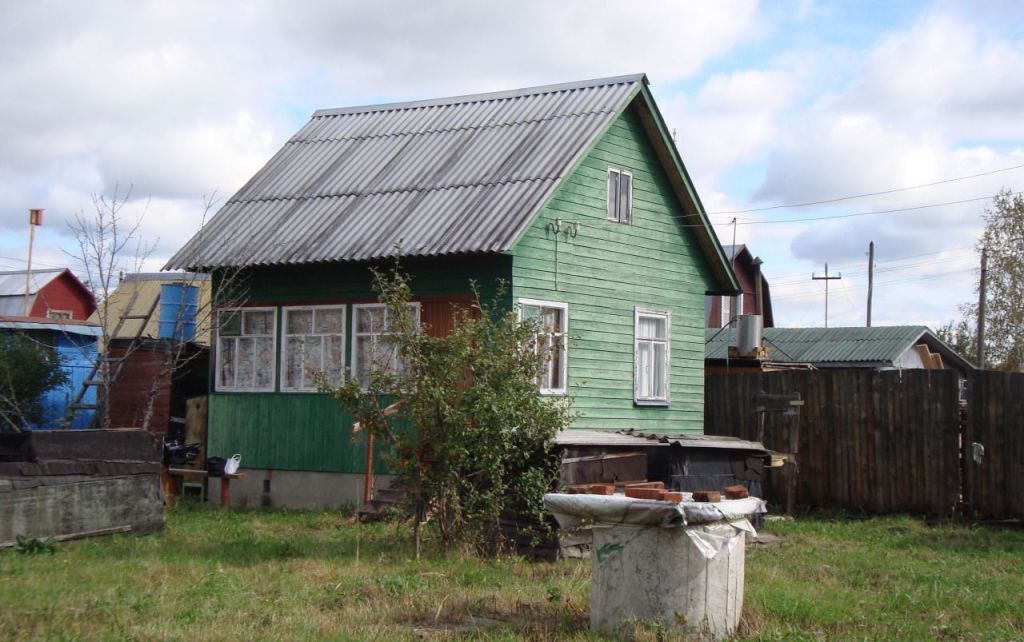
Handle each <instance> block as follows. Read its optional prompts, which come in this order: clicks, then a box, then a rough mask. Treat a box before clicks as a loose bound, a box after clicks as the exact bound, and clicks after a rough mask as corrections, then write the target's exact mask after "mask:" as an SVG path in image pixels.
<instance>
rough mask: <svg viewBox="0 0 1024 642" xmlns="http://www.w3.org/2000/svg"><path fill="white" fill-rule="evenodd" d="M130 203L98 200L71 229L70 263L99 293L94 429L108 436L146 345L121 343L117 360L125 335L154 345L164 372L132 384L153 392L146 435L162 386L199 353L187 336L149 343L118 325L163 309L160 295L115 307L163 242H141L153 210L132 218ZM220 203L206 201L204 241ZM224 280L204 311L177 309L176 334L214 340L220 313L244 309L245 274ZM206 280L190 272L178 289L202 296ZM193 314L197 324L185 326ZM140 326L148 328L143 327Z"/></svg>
mask: <svg viewBox="0 0 1024 642" xmlns="http://www.w3.org/2000/svg"><path fill="white" fill-rule="evenodd" d="M130 197H131V190H130V189H129V190H128V191H127V192H126V193H124V194H123V195H121V194H120V193H119V191H118V190H116V189H115V192H114V194H113V196H111V197H109V198H108V197H105V196H102V195H94V196H93V211H92V212H89V213H85V212H79V213H78V214H77V215H76V216H75V218H74V220H73V221H71V222H70V223H69V227H70V228H71V231H72V233H73V234H74V236H75V238H76V240H77V242H78V248H79V251H78V253H77V254H72V255H71V257H72V258H73V259H74V260H75V261H76V262H77V263H78V264H79V265H80V266H81V270H82V274H83V275H84V276H85V281H86V282H87V283H88V285H89V286H90V287H91V288H92V289H93V291H94V293H95V295H96V298H97V303H98V308H97V317H98V320H99V325H100V328H101V330H100V349H101V355H100V356H99V362H98V368H97V372H96V377H95V379H96V381H97V388H98V394H97V397H98V399H97V404H96V406H97V408H96V415H95V420H94V425H96V426H98V427H101V428H108V427H111V426H110V415H111V413H110V411H111V406H110V403H111V388H112V387H113V386H114V385H116V379H117V378H118V374H119V372H120V371H121V369H122V367H123V365H122V364H124V363H127V361H128V360H129V359H130V358H131V356H132V355H133V354H134V353H135V352H136V351H137V350H138V349H139V348H140V347H141V345H142V344H141V342H139V341H128V342H124V343H121V344H120V345H118V346H117V357H116V358H114V357H113V356H112V348H113V347H114V343H115V342H117V341H118V340H119V339H123V338H124V337H125V335H126V334H127V335H128V336H131V337H132V338H134V337H135V336H136V335H139V336H141V337H145V338H146V339H147V343H148V346H147V347H148V349H150V350H153V351H154V352H155V353H157V355H158V356H157V358H156V363H157V367H156V368H155V370H153V371H152V372H151V373H150V374H151V377H152V379H151V380H150V381H148V382H140V381H138V380H135V381H134V382H133V383H134V384H135V385H136V386H140V384H141V387H143V388H144V389H145V390H146V397H145V409H144V411H143V415H142V418H141V426H139V427H141V428H143V429H147V430H148V429H149V428H150V424H151V422H152V419H153V414H154V406H155V403H156V401H157V400H158V398H159V396H160V394H161V389H162V386H163V384H165V383H166V382H169V381H170V378H171V377H173V376H174V375H175V373H176V372H177V371H179V370H181V369H182V368H185V367H186V366H187V365H188V363H189V362H190V361H191V360H192V359H194V358H195V357H196V356H198V354H200V352H198V351H195V350H192V349H190V348H189V346H190V345H192V340H191V339H192V338H191V337H189V336H185V335H184V334H183V333H182V332H180V331H178V332H174V333H172V336H171V338H165V339H158V340H156V341H148V339H149V337H146V328H145V327H141V328H138V332H128V333H124V332H122V331H120V330H119V328H121V327H123V325H122V323H118V319H119V318H123V317H124V316H125V315H129V316H139V314H138V311H139V310H149V309H150V307H152V308H153V309H154V310H155V309H157V308H158V306H159V305H160V303H159V294H157V295H156V296H157V299H156V300H152V299H149V300H144V301H138V300H137V299H138V296H139V295H138V294H137V293H133V294H131V295H129V297H128V300H127V302H123V301H119V302H118V303H117V305H114V304H113V303H114V302H113V301H112V299H111V295H112V294H113V293H114V292H115V290H116V289H117V287H118V286H119V285H121V282H122V276H123V275H124V274H125V273H137V272H140V271H141V270H142V267H143V265H144V263H145V261H146V260H147V259H148V258H149V257H150V255H151V254H152V253H153V250H154V248H155V247H156V240H154V241H147V240H145V239H143V238H142V235H141V225H142V222H143V219H144V217H145V216H146V214H147V211H148V202H147V204H146V205H145V206H144V207H143V208H142V210H141V211H139V212H137V213H136V214H135V215H134V216H132V215H130V214H129V213H128V211H127V208H128V206H129V201H130ZM215 198H216V197H215V195H214V196H210V197H204V198H203V206H204V207H203V215H202V220H201V225H200V232H199V233H200V234H202V230H203V229H205V223H206V220H207V217H208V215H209V213H210V211H211V210H212V208H213V207H214V204H215ZM218 276H219V277H220V285H221V287H218V288H212V287H211V293H210V295H209V297H200V298H199V302H200V305H199V306H198V307H197V308H196V309H194V310H188V309H186V306H184V305H181V306H179V307H178V316H177V318H176V319H175V320H174V325H175V327H176V328H178V329H179V330H180V329H181V328H183V327H184V326H186V325H191V324H192V323H194V324H195V327H196V328H197V329H200V331H206V332H210V330H211V329H212V328H214V327H215V322H216V313H217V310H218V309H220V308H222V307H226V306H230V305H238V304H240V303H241V302H242V301H243V300H244V297H245V288H244V286H243V284H242V283H241V278H240V271H239V270H228V271H226V272H225V274H223V275H218ZM202 277H203V275H200V274H196V273H190V272H186V273H181V274H180V279H176V280H175V281H174V282H175V283H176V284H179V285H181V286H183V287H185V288H190V287H196V288H202V287H203V283H202V282H203V280H204V279H203V278H202ZM122 304H123V305H122ZM186 314H189V315H193V316H192V317H191V318H189V319H186V318H185V315H186ZM133 321H134V322H142V323H146V321H142V320H139V319H133ZM210 334H212V332H210Z"/></svg>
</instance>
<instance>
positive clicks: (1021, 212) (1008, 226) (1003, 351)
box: [957, 189, 1024, 372]
mask: <svg viewBox="0 0 1024 642" xmlns="http://www.w3.org/2000/svg"><path fill="white" fill-rule="evenodd" d="M984 219H985V231H984V233H983V234H982V236H981V238H980V239H979V240H978V243H977V247H978V251H979V253H980V252H981V250H982V249H984V250H985V251H986V254H987V257H988V261H987V270H986V283H985V361H986V364H984V365H985V366H988V367H994V368H998V369H1000V370H1010V371H1014V372H1019V371H1021V370H1022V369H1024V305H1021V301H1024V261H1022V260H1021V258H1022V257H1024V196H1022V195H1021V194H1019V193H1013V192H1011V191H1009V190H1008V189H1003V190H1002V191H1000V192H999V193H998V194H996V195H995V197H993V199H992V205H991V206H990V207H988V208H986V209H985V214H984ZM979 287H980V282H979ZM975 291H976V292H977V291H978V290H975ZM961 312H962V313H963V315H964V317H963V319H962V321H961V322H960V323H959V324H958V326H957V327H958V329H959V330H960V331H961V332H962V333H966V332H971V334H972V335H973V336H974V347H975V350H972V351H971V352H972V355H973V354H976V347H977V330H976V328H977V318H978V304H977V303H971V304H968V305H964V306H961ZM968 328H970V329H971V330H968ZM972 360H973V359H972ZM979 365H982V364H979Z"/></svg>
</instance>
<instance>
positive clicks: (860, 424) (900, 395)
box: [704, 370, 1024, 517]
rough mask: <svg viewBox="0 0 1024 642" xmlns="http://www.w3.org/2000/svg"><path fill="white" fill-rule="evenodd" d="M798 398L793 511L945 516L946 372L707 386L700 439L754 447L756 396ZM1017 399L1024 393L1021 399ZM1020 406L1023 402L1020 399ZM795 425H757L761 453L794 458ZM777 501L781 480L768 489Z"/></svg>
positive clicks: (954, 429) (764, 378) (956, 431)
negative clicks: (728, 438) (798, 507)
mask: <svg viewBox="0 0 1024 642" xmlns="http://www.w3.org/2000/svg"><path fill="white" fill-rule="evenodd" d="M792 392H798V393H800V396H801V398H802V399H803V401H804V405H803V407H802V408H801V409H800V414H799V419H798V426H799V442H798V445H799V453H798V457H797V461H798V464H799V478H798V485H797V501H798V502H799V503H800V504H805V505H811V506H815V507H821V508H847V509H853V510H863V511H867V512H872V513H896V512H910V513H916V514H925V515H932V516H942V517H950V516H953V515H954V513H955V511H956V509H957V506H958V502H959V496H960V403H959V380H958V376H957V373H956V372H953V371H945V370H944V371H927V370H904V371H882V372H879V371H872V370H818V371H810V372H808V371H792V372H772V373H749V374H737V375H713V376H709V377H707V379H706V393H705V425H704V429H705V433H706V434H712V435H732V436H736V437H741V438H744V439H757V431H758V421H757V413H756V412H755V404H756V399H757V397H758V395H759V394H764V393H769V394H783V393H792ZM1022 392H1024V390H1022ZM1021 396H1024V395H1021ZM792 421H794V419H792V418H787V417H785V416H782V415H780V414H778V413H768V414H766V417H765V428H764V433H765V438H764V442H765V446H767V447H768V448H770V449H772V450H777V451H780V452H794V449H793V444H791V443H789V440H788V435H789V434H790V432H791V430H790V428H791V425H790V424H788V423H787V422H792ZM767 489H768V496H769V499H771V500H773V501H779V502H781V501H783V500H784V499H785V486H784V484H783V483H782V480H781V475H777V474H773V475H772V479H771V480H770V482H769V483H768V484H767Z"/></svg>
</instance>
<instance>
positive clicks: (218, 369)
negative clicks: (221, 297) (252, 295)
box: [213, 307, 278, 392]
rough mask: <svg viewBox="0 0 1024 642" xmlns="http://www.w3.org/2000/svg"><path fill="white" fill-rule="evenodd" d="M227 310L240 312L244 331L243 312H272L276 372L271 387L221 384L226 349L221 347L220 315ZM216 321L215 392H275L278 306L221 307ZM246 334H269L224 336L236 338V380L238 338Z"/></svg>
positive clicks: (271, 331)
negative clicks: (222, 364)
mask: <svg viewBox="0 0 1024 642" xmlns="http://www.w3.org/2000/svg"><path fill="white" fill-rule="evenodd" d="M225 312H237V313H238V314H239V320H238V322H239V324H241V325H240V327H241V330H242V332H244V331H245V321H244V319H243V317H242V314H243V313H245V312H270V318H271V319H273V327H272V328H271V330H270V337H271V340H272V341H273V347H272V349H271V354H273V355H274V361H273V365H272V367H273V368H274V370H275V372H274V373H273V374H272V375H271V377H270V386H269V387H266V388H256V387H248V386H223V385H221V381H220V372H221V363H222V359H223V355H224V351H223V350H222V349H221V336H220V316H221V315H222V314H224V313H225ZM216 321H217V343H216V348H217V358H216V370H215V371H214V373H213V389H214V391H215V392H274V391H275V389H274V385H275V383H276V382H277V376H276V375H277V372H276V370H277V354H278V345H277V335H278V332H277V330H278V328H277V308H276V307H251V308H219V309H218V310H217V317H216ZM246 336H250V337H263V336H267V335H263V334H250V335H247V334H239V335H238V336H237V337H224V338H231V339H235V380H236V381H237V379H238V345H237V344H238V339H241V338H242V337H246Z"/></svg>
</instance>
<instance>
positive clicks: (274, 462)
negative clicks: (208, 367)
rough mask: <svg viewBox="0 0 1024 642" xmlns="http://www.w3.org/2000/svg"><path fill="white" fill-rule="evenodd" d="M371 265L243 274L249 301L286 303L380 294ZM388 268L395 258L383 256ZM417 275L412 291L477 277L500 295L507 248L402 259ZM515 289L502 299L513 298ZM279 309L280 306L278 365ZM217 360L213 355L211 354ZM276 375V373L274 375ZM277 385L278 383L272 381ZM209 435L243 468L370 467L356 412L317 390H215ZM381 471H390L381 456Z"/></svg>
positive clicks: (446, 290)
mask: <svg viewBox="0 0 1024 642" xmlns="http://www.w3.org/2000/svg"><path fill="white" fill-rule="evenodd" d="M369 267H370V266H369V265H368V264H366V263H361V264H333V265H312V266H283V267H274V268H270V267H265V268H259V269H255V270H252V271H251V272H250V273H249V274H248V275H247V276H246V278H245V279H243V281H244V288H245V293H244V297H245V299H246V300H247V301H248V302H249V304H250V305H260V306H287V305H304V304H310V305H313V304H329V303H343V302H344V303H352V302H368V301H375V300H376V294H375V293H374V292H373V288H372V287H371V276H370V271H369ZM377 267H380V268H384V269H389V268H390V267H391V264H378V265H377ZM402 270H403V271H404V272H406V273H407V274H410V275H412V287H413V292H414V296H444V295H459V294H465V293H467V292H470V279H473V280H475V281H476V282H477V284H478V287H479V289H480V291H481V297H482V298H483V299H484V300H485V301H489V300H493V299H495V298H496V296H497V281H498V279H504V280H505V281H506V282H508V281H510V280H511V258H510V257H508V256H500V255H490V256H473V257H469V256H465V257H443V258H437V259H431V260H408V261H403V262H402ZM510 300H511V293H510V292H508V293H506V294H505V295H504V297H503V298H502V299H501V300H500V301H499V303H501V304H503V305H506V306H507V305H510V303H509V301H510ZM346 324H347V326H348V328H347V333H346V338H345V360H346V365H347V366H351V363H352V354H351V351H352V342H351V338H352V308H351V306H348V308H347V309H346ZM280 331H281V312H280V310H278V358H277V363H278V373H277V374H280V367H281V358H280V345H281V342H280ZM213 361H215V360H213ZM278 381H279V377H275V382H278ZM275 385H278V384H275ZM208 413H209V414H208V417H209V428H208V440H209V450H208V452H209V453H210V454H211V455H217V456H230V455H232V454H234V453H240V454H241V455H242V465H243V466H244V467H246V468H271V469H275V470H312V471H324V472H344V473H358V472H363V470H364V468H365V458H366V450H365V438H364V437H362V436H356V438H355V440H353V439H352V431H351V427H352V418H351V416H349V415H348V413H346V412H344V411H343V410H342V409H341V408H340V407H338V405H337V404H336V403H335V402H334V401H333V400H332V399H330V398H328V397H326V396H325V395H321V394H316V393H282V392H273V393H271V392H266V393H242V392H237V393H236V392H232V393H216V392H215V393H212V394H211V395H210V401H209V411H208ZM375 461H376V462H377V466H376V467H377V471H378V472H386V470H385V468H384V467H383V466H382V465H381V462H380V458H379V457H377V458H376V460H375Z"/></svg>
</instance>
